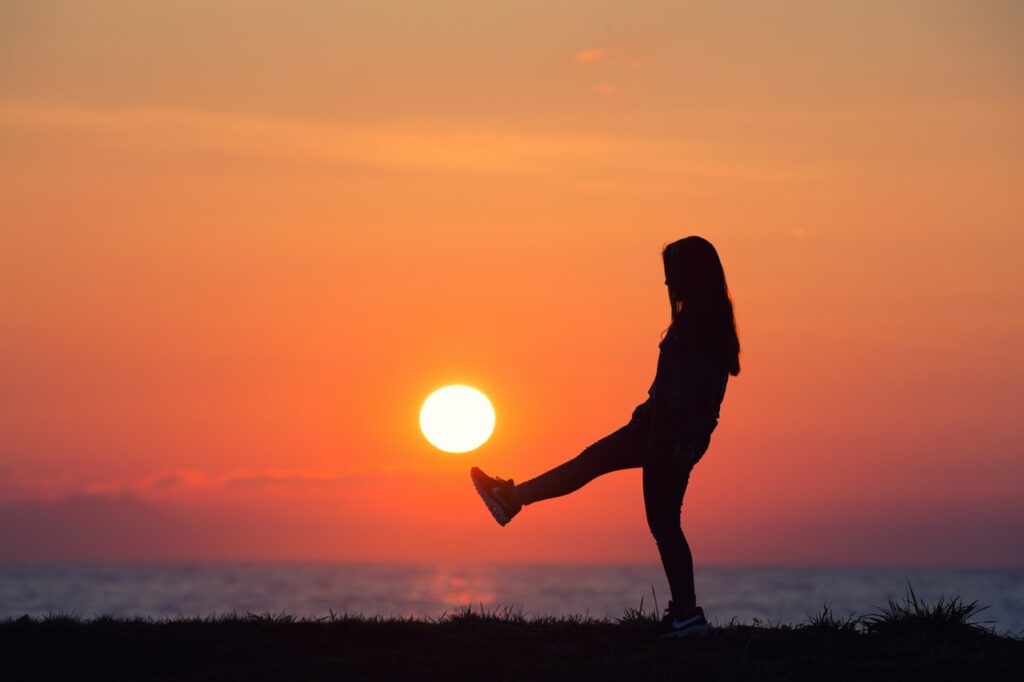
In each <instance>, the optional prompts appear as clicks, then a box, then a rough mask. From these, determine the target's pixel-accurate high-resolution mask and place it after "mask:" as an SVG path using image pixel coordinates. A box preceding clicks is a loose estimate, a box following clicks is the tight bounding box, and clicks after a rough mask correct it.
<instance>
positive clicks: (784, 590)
mask: <svg viewBox="0 0 1024 682" xmlns="http://www.w3.org/2000/svg"><path fill="white" fill-rule="evenodd" d="M908 582H909V584H910V585H912V586H913V589H914V591H915V592H916V593H917V595H918V597H920V598H924V599H926V600H929V601H931V600H935V599H937V598H938V597H939V596H940V595H946V596H959V597H961V598H963V599H964V600H965V601H974V600H977V601H978V602H979V603H980V604H983V605H987V606H988V608H987V609H986V610H985V611H982V612H981V614H980V615H979V617H978V620H980V621H992V625H994V626H995V628H996V630H997V631H999V632H1003V633H1010V634H1013V635H1020V634H1021V633H1022V631H1024V570H1022V569H974V568H969V569H968V568H963V569H959V568H955V569H954V568H889V567H884V568H881V567H879V568H871V567H749V566H698V567H697V593H698V598H699V601H700V603H701V605H702V606H703V607H704V609H705V611H706V612H707V614H708V616H709V618H710V619H711V621H712V622H717V623H720V624H725V623H729V622H730V621H733V620H736V621H739V622H747V623H753V622H755V619H756V620H757V621H760V622H761V623H766V624H768V623H770V624H777V623H800V622H803V621H805V620H806V619H807V616H808V614H811V613H815V612H817V611H819V610H820V609H821V606H822V605H823V604H825V603H828V604H830V606H831V608H832V612H833V614H835V615H837V616H844V615H849V614H851V613H856V614H859V615H864V614H867V613H871V612H873V611H875V610H876V609H877V607H879V606H882V605H884V604H885V603H886V600H887V599H888V598H889V597H897V598H898V597H901V596H903V595H904V594H905V592H906V589H907V585H908ZM641 600H643V607H644V609H645V610H647V611H650V610H653V608H654V605H655V602H656V603H657V605H658V606H659V607H660V608H664V606H665V604H666V602H667V601H668V587H667V584H666V582H665V578H664V576H663V575H662V574H661V568H660V566H657V565H646V564H621V565H609V564H426V563H423V564H399V563H381V564H343V563H337V564H336V563H180V562H156V563H153V562H140V563H0V618H2V619H7V618H16V617H20V616H22V615H25V614H28V615H31V616H45V615H48V614H66V615H75V616H78V617H82V618H89V617H93V616H97V615H113V616H147V617H153V618H167V617H176V616H211V615H223V614H231V613H237V614H247V613H256V614H266V613H270V614H284V613H287V614H292V615H295V616H304V617H322V616H327V615H329V614H330V613H332V612H333V613H336V614H341V613H360V614H365V615H383V616H419V617H431V618H437V617H439V616H442V615H443V614H445V613H452V612H455V611H458V610H461V609H464V608H465V607H467V606H472V607H474V608H481V607H483V608H485V609H493V608H495V607H502V606H511V607H513V608H514V609H516V610H517V611H521V612H522V613H523V614H524V615H527V616H531V615H562V614H589V615H591V616H594V617H619V616H622V614H623V612H624V611H625V610H626V609H627V608H638V607H640V605H641Z"/></svg>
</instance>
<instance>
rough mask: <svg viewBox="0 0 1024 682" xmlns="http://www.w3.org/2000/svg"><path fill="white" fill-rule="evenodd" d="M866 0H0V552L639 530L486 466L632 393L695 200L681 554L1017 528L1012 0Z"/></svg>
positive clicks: (580, 437) (981, 553)
mask: <svg viewBox="0 0 1024 682" xmlns="http://www.w3.org/2000/svg"><path fill="white" fill-rule="evenodd" d="M852 4H853V5H855V6H852V7H845V6H838V5H837V4H836V3H820V2H812V1H809V0H808V1H807V2H792V3H787V4H782V3H769V2H764V3H760V2H749V3H732V2H725V3H701V4H697V3H685V2H667V1H666V2H650V1H640V0H633V1H631V2H628V3H627V2H611V1H609V2H593V1H587V2H582V1H580V2H554V1H552V0H543V1H539V0H517V1H516V2H506V3H498V2H494V3H490V2H487V3H484V2H472V1H470V0H463V1H461V2H453V1H451V0H439V1H435V2H430V3H421V2H411V1H409V0H406V1H404V2H399V1H382V0H375V1H374V2H372V3H371V2H333V1H332V2H328V1H327V0H321V1H316V2H314V1H312V0H303V1H292V2H288V3H284V2H269V1H264V2H257V1H252V2H239V1H235V0H208V1H207V2H203V3H195V4H188V3H175V2H152V3H149V2H147V3H137V2H129V1H128V0H108V1H103V2H95V3H75V2H53V1H49V0H32V1H25V2H5V3H3V4H2V5H0V558H12V557H14V558H38V557H65V558H83V557H84V558H124V557H135V558H269V559H300V558H301V559H321V558H326V559H359V560H363V559H458V560H463V559H475V560H480V559H484V560H553V561H562V560H576V559H579V560H616V561H654V560H656V552H655V549H654V544H653V541H652V540H651V538H650V536H649V534H648V532H647V529H646V527H645V525H644V520H643V509H642V501H641V495H640V477H639V473H638V472H623V473H617V474H613V475H610V476H608V477H605V478H604V479H601V480H599V481H596V482H594V483H593V484H591V485H590V486H588V487H587V488H586V489H584V490H583V491H581V492H579V493H577V494H576V495H574V496H573V497H571V498H565V499H561V500H556V501H552V502H548V503H546V504H540V505H537V506H535V507H531V508H529V509H528V510H527V511H526V513H524V514H523V515H522V516H521V517H519V518H517V519H516V521H515V523H513V524H512V525H510V526H509V527H508V528H506V529H499V528H498V527H497V526H495V525H494V523H493V521H492V520H491V519H490V517H489V515H488V514H487V513H486V511H485V510H484V508H483V506H482V505H481V504H480V501H479V499H478V498H477V497H476V495H475V493H473V491H472V488H471V487H470V485H469V479H468V468H469V466H470V465H471V464H477V465H480V466H482V467H483V468H484V469H485V470H487V471H488V472H491V473H495V474H498V475H502V476H506V477H507V476H512V477H515V478H516V479H517V480H522V479H523V478H526V477H529V476H532V475H535V474H538V473H540V472H541V471H543V470H544V469H545V468H547V467H549V466H552V465H554V464H557V463H559V462H560V461H562V460H564V459H566V458H568V457H571V456H573V455H575V454H576V453H577V452H578V451H579V450H580V449H581V448H583V447H584V446H586V445H587V444H589V443H590V442H592V441H594V440H596V439H598V438H599V437H601V436H603V435H605V434H607V433H609V432H611V431H612V430H614V429H615V428H617V427H618V426H620V425H622V424H624V423H625V421H626V420H627V419H628V417H629V414H630V411H631V410H632V408H633V407H634V406H635V405H636V404H637V403H638V402H640V401H641V400H642V399H643V398H644V396H645V392H646V390H647V387H648V386H649V384H650V381H651V379H652V377H653V373H654V368H655V360H656V356H657V343H658V340H659V336H660V333H661V331H662V330H663V329H664V327H665V325H666V324H667V322H668V303H667V299H666V296H665V292H664V286H663V283H662V282H663V275H662V273H661V271H660V258H659V252H660V248H661V246H662V245H663V244H664V243H666V242H668V241H670V240H673V239H676V238H678V237H681V236H685V235H687V234H701V235H703V236H705V237H707V238H708V239H710V240H711V241H712V242H713V243H715V244H716V246H717V247H718V249H719V252H720V253H721V256H722V259H723V262H724V265H725V268H726V273H727V276H728V278H729V284H730V287H731V288H732V291H733V297H734V300H735V304H736V313H737V318H738V322H739V326H740V335H741V341H742V343H743V346H744V354H743V372H742V374H741V375H740V376H739V377H738V378H736V379H735V380H733V381H732V382H731V383H730V387H729V391H728V394H727V396H726V399H725V403H724V405H723V411H722V422H721V425H720V427H719V429H718V431H717V432H716V433H715V437H714V440H713V443H712V447H711V450H710V452H709V453H708V455H707V456H706V457H705V458H704V460H703V461H702V462H701V463H700V465H699V466H698V469H697V470H696V471H695V473H694V476H693V479H692V484H691V488H690V490H689V491H688V493H687V500H686V504H685V513H684V520H685V522H686V528H687V531H688V535H689V536H690V538H691V544H692V545H693V547H694V551H695V554H696V557H697V561H698V563H701V562H759V563H806V562H813V563H840V562H847V563H929V564H932V563H933V564H992V565H1024V550H1022V549H1021V547H1020V546H1018V545H1019V543H1016V542H1013V541H1010V540H1008V537H1014V536H1016V537H1020V535H1021V532H1022V531H1024V457H1022V455H1024V420H1022V419H1021V415H1022V414H1024V398H1022V391H1021V386H1022V382H1024V351H1022V349H1024V315H1022V313H1024V278H1022V277H1021V275H1020V270H1021V267H1022V266H1024V229H1022V227H1024V198H1022V195H1021V192H1020V188H1021V187H1022V186H1024V125H1022V122H1024V59H1022V57H1024V54H1022V49H1021V47H1020V46H1021V45H1024V11H1022V9H1021V6H1020V4H1019V3H1015V2H991V1H979V2H971V3H962V2H958V3H955V2H939V1H936V2H930V3H909V2H908V3H893V2H888V1H887V2H863V3H852ZM455 382H459V383H468V384H471V385H474V386H477V387H478V388H480V389H482V390H483V391H485V392H486V393H487V394H488V395H489V396H490V397H491V398H492V400H493V401H494V404H495V408H496V410H497V415H498V417H497V418H498V424H497V429H496V431H495V434H494V436H493V438H492V439H491V441H489V442H488V443H487V444H486V445H484V446H483V447H482V448H481V449H480V450H478V451H477V452H475V453H470V454H466V455H447V454H444V453H441V452H439V451H437V450H434V449H433V448H432V447H431V446H430V445H429V444H428V443H426V442H425V440H424V439H423V438H422V436H421V435H420V434H419V431H418V425H417V420H416V415H417V411H418V409H419V405H420V403H421V401H422V400H423V399H424V398H425V397H426V395H427V394H428V393H429V392H430V391H431V390H433V389H434V388H437V387H438V386H441V385H444V384H447V383H455Z"/></svg>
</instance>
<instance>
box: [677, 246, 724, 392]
mask: <svg viewBox="0 0 1024 682" xmlns="http://www.w3.org/2000/svg"><path fill="white" fill-rule="evenodd" d="M661 257H662V261H663V262H664V264H665V284H667V285H668V290H669V299H670V300H671V302H672V325H671V327H674V328H675V332H676V334H677V335H678V337H679V341H680V346H681V347H682V349H683V351H684V352H686V351H695V350H700V351H704V352H711V353H712V354H713V355H715V356H718V357H719V358H721V360H722V361H723V363H724V364H725V365H726V367H727V369H728V371H729V374H731V375H733V376H736V375H737V374H739V373H740V340H739V336H738V335H737V334H736V316H735V314H734V313H733V306H732V297H731V296H730V295H729V286H728V285H727V284H726V282H725V270H724V269H723V268H722V261H721V259H719V257H718V252H717V251H715V247H714V246H712V245H711V242H709V241H708V240H706V239H704V238H702V237H697V236H691V237H685V238H683V239H680V240H678V241H674V242H672V243H671V244H669V245H667V246H666V247H665V248H664V249H662V252H661Z"/></svg>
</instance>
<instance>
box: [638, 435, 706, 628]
mask: <svg viewBox="0 0 1024 682" xmlns="http://www.w3.org/2000/svg"><path fill="white" fill-rule="evenodd" d="M696 459H698V457H696V456H695V455H694V453H692V452H689V451H684V450H675V448H674V445H667V446H656V447H653V448H651V449H650V450H649V451H648V452H647V456H646V459H645V461H644V465H643V467H644V508H645V511H646V513H647V525H648V527H649V528H650V529H651V534H652V535H653V536H654V541H655V542H656V543H657V545H658V553H659V554H661V564H662V566H663V567H664V568H665V577H666V578H668V586H669V590H670V591H671V592H672V606H673V607H674V608H675V609H677V610H679V611H687V610H689V609H693V608H695V607H696V606H697V597H696V594H695V590H694V581H693V555H692V554H691V553H690V545H689V544H688V543H687V542H686V536H685V535H683V529H682V525H681V522H680V519H679V514H680V511H681V510H682V505H683V494H684V493H685V492H686V485H687V483H688V482H689V480H690V471H691V470H692V469H693V465H694V463H695V462H696Z"/></svg>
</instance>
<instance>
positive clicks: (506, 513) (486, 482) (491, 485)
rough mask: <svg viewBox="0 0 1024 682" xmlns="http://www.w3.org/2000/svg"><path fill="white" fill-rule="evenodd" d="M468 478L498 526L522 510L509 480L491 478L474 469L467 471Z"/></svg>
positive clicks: (513, 486) (513, 484)
mask: <svg viewBox="0 0 1024 682" xmlns="http://www.w3.org/2000/svg"><path fill="white" fill-rule="evenodd" d="M469 477H470V478H471V479H473V487H475V488H476V491H477V493H479V495H480V497H481V498H482V499H483V501H484V504H486V505H487V509H489V510H490V512H491V516H493V517H494V520H495V521H497V522H498V523H499V524H500V525H502V526H504V525H505V524H506V523H508V522H509V521H511V520H512V517H513V516H515V515H516V514H518V513H519V510H520V509H522V508H523V505H521V504H519V500H518V499H516V493H515V487H516V484H515V483H513V482H512V481H511V480H508V481H506V480H504V479H501V478H491V477H490V476H488V475H487V474H485V473H484V472H482V471H480V470H479V469H477V468H476V467H473V468H472V469H470V470H469Z"/></svg>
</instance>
